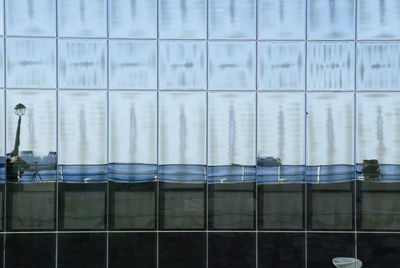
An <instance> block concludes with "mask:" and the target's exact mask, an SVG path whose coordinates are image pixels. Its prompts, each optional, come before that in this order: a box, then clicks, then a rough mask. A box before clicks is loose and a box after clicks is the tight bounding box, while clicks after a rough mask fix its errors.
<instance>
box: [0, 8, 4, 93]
mask: <svg viewBox="0 0 400 268" xmlns="http://www.w3.org/2000/svg"><path fill="white" fill-rule="evenodd" d="M0 4H1V2H0ZM0 12H1V9H0ZM0 19H1V17H0ZM0 26H1V25H0ZM3 87H4V42H0V88H3Z"/></svg>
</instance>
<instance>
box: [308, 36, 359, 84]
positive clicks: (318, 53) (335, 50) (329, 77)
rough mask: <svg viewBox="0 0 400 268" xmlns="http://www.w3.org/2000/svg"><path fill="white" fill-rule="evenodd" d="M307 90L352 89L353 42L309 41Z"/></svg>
mask: <svg viewBox="0 0 400 268" xmlns="http://www.w3.org/2000/svg"><path fill="white" fill-rule="evenodd" d="M307 50H308V52H307V56H308V61H307V74H308V78H307V88H308V89H309V90H354V68H355V67H354V61H355V60H354V42H341V43H339V42H309V43H308V46H307Z"/></svg>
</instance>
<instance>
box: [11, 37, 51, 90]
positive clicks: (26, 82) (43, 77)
mask: <svg viewBox="0 0 400 268" xmlns="http://www.w3.org/2000/svg"><path fill="white" fill-rule="evenodd" d="M6 45H7V57H6V66H7V87H10V88H55V87H56V40H54V39H44V38H43V39H25V38H24V39H23V38H7V40H6Z"/></svg>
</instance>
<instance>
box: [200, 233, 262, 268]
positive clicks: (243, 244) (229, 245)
mask: <svg viewBox="0 0 400 268" xmlns="http://www.w3.org/2000/svg"><path fill="white" fill-rule="evenodd" d="M224 266H226V267H232V268H239V267H241V268H244V267H246V268H254V267H256V234H255V233H253V232H249V233H239V232H235V233H212V232H211V233H208V267H212V268H217V267H224Z"/></svg>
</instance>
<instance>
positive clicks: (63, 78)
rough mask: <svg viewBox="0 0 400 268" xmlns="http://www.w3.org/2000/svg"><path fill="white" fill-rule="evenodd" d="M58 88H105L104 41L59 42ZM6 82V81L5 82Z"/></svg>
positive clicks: (105, 48) (105, 61)
mask: <svg viewBox="0 0 400 268" xmlns="http://www.w3.org/2000/svg"><path fill="white" fill-rule="evenodd" d="M58 48H59V54H60V56H59V60H58V67H59V72H58V76H59V87H60V88H71V89H100V88H106V87H107V67H106V64H107V42H106V40H65V39H64V40H59V42H58ZM7 81H8V80H7Z"/></svg>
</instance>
